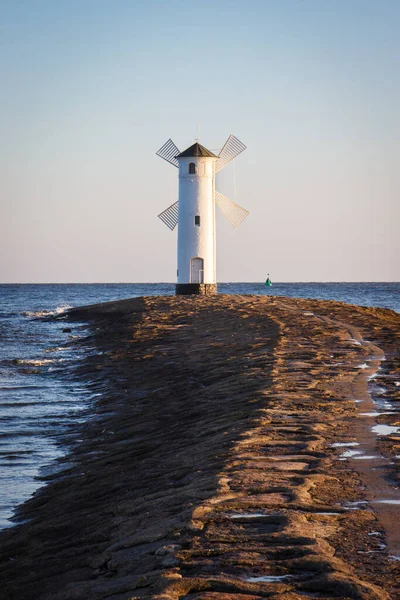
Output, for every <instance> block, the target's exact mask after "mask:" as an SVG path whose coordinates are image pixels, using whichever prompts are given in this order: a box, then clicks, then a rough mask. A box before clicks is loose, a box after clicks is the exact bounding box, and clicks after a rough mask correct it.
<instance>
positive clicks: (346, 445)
mask: <svg viewBox="0 0 400 600" xmlns="http://www.w3.org/2000/svg"><path fill="white" fill-rule="evenodd" d="M359 445H360V443H359V442H335V443H334V444H331V448H351V447H353V446H359Z"/></svg>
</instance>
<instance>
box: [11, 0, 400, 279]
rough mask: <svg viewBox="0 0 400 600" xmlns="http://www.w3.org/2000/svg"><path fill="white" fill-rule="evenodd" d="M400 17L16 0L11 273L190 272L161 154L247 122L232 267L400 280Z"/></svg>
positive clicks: (341, 4)
mask: <svg viewBox="0 0 400 600" xmlns="http://www.w3.org/2000/svg"><path fill="white" fill-rule="evenodd" d="M399 27H400V1H399V0H248V1H247V2H245V1H244V0H218V2H217V1H215V0H203V1H202V2H188V1H187V0H168V1H167V0H146V1H143V0H112V1H111V0H107V1H105V0H68V1H67V0H57V1H54V0H1V2H0V77H1V80H0V85H1V93H0V155H1V156H0V199H1V221H0V253H1V254H0V281H2V282H141V281H171V282H173V281H175V279H176V231H175V232H171V231H170V230H169V229H168V228H167V227H166V226H165V225H164V224H163V223H162V222H161V221H160V220H159V219H158V218H157V214H158V213H160V212H161V211H162V210H163V209H164V208H166V207H168V206H169V205H170V204H172V203H173V202H175V201H176V200H177V189H178V179H177V169H175V168H174V167H172V166H170V165H168V163H166V162H165V161H163V160H161V159H160V158H158V157H157V156H156V155H155V152H156V151H157V150H158V148H159V147H160V146H161V145H162V144H163V143H164V142H165V141H166V140H167V139H168V138H169V137H171V138H172V139H173V140H174V142H175V143H176V145H177V146H178V147H179V148H180V149H181V150H183V149H185V148H186V147H188V146H189V145H191V144H192V143H193V142H194V139H195V138H197V137H198V138H199V140H200V142H201V143H202V144H203V145H204V146H206V147H207V148H209V149H211V150H215V149H219V148H220V147H221V146H222V145H223V143H224V141H225V139H226V138H227V136H228V135H229V134H230V133H234V134H235V135H236V136H237V137H239V139H241V140H242V141H243V142H244V143H245V144H246V145H247V147H248V148H247V150H246V151H245V152H244V153H243V154H242V155H240V157H239V158H238V159H237V160H236V164H235V171H236V198H235V197H234V186H233V168H232V166H230V167H227V168H226V169H225V170H224V171H223V172H222V174H221V177H220V180H219V182H218V185H219V189H220V191H222V192H223V193H225V195H227V196H229V197H230V198H231V199H233V200H234V199H235V200H236V201H237V202H238V203H239V204H241V205H242V206H244V207H245V208H247V209H248V210H249V211H250V215H249V217H247V219H246V220H245V221H244V222H243V224H242V225H241V227H240V228H239V229H238V230H234V229H233V228H232V227H231V225H230V224H229V223H228V222H227V221H226V220H225V217H224V216H223V215H222V214H218V226H217V235H218V239H217V247H218V252H217V256H218V261H217V265H218V280H219V281H262V280H263V279H264V277H265V275H266V273H267V272H269V273H270V274H271V277H272V279H273V280H274V281H399V280H400V266H399V256H400V252H399V244H400V235H399V229H400V218H399V217H400V215H399V196H400V194H399V192H400V168H399V156H400V152H399V150H400V120H399V106H400V64H399V62H400V60H399V57H400V36H399Z"/></svg>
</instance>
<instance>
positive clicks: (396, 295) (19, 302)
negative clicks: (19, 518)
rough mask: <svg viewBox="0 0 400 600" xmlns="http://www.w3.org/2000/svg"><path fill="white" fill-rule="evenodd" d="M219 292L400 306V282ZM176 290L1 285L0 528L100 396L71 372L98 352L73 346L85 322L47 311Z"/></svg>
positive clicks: (229, 286)
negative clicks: (70, 323)
mask: <svg viewBox="0 0 400 600" xmlns="http://www.w3.org/2000/svg"><path fill="white" fill-rule="evenodd" d="M219 292H220V293H225V294H268V295H274V296H292V297H300V298H321V299H325V300H341V301H344V302H349V303H352V304H360V305H363V306H381V307H386V308H392V309H393V310H395V311H397V312H400V284H399V283H277V284H274V285H273V287H271V288H267V287H265V285H264V284H263V283H225V284H219ZM173 293H174V285H173V284H168V283H165V284H162V283H160V284H139V283H136V284H55V285H50V284H49V285H47V284H46V285H33V284H20V285H0V340H1V345H0V528H4V527H10V526H11V525H12V524H13V521H12V516H13V510H14V508H15V507H16V506H17V505H18V504H20V503H21V502H23V501H24V500H26V499H27V498H29V496H31V495H32V494H33V492H34V491H35V490H36V489H38V487H40V485H42V484H43V482H42V481H41V476H43V475H45V474H46V472H48V470H50V469H51V464H50V463H51V462H52V461H54V459H55V458H57V457H60V456H62V455H63V454H64V453H65V452H66V447H65V445H64V446H63V443H62V442H61V440H64V442H65V439H67V435H66V434H67V433H68V430H69V429H70V428H72V427H75V425H76V424H77V423H79V422H80V421H83V420H84V419H86V418H88V415H89V414H90V404H91V401H92V398H93V397H94V395H95V394H93V393H92V391H91V389H90V388H89V387H82V385H80V384H79V383H78V382H77V381H76V380H74V377H73V373H72V369H73V367H74V365H75V364H76V361H78V360H81V359H82V358H84V356H86V355H87V353H90V352H91V351H93V350H92V349H91V348H89V347H85V346H84V345H82V344H79V345H77V347H76V348H75V349H73V350H71V344H70V343H69V342H71V339H72V340H73V339H74V337H73V336H76V338H82V337H83V338H84V337H85V325H84V324H82V325H81V326H80V327H79V326H78V327H77V326H75V325H74V328H73V335H71V334H68V333H65V332H63V328H65V325H64V324H63V323H62V321H61V322H59V321H58V322H50V321H46V320H45V319H43V317H46V316H49V315H52V314H56V313H62V312H63V311H65V309H66V308H69V307H72V306H83V305H85V304H94V303H97V302H107V301H109V300H118V299H122V298H132V297H135V296H152V295H171V294H173Z"/></svg>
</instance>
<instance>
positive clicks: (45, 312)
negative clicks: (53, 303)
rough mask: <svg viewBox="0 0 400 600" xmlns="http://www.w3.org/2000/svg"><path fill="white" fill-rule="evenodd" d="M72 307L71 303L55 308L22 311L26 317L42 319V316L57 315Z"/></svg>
mask: <svg viewBox="0 0 400 600" xmlns="http://www.w3.org/2000/svg"><path fill="white" fill-rule="evenodd" d="M70 308H72V306H71V305H70V304H62V305H61V306H57V308H56V309H55V310H25V311H23V312H21V315H22V316H24V317H30V318H31V319H40V318H41V317H55V316H56V315H62V314H63V313H65V311H66V310H68V309H70Z"/></svg>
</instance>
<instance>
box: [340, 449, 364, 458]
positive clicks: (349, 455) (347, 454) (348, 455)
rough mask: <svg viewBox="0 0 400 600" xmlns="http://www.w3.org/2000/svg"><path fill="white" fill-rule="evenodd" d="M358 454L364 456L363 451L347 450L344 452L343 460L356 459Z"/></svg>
mask: <svg viewBox="0 0 400 600" xmlns="http://www.w3.org/2000/svg"><path fill="white" fill-rule="evenodd" d="M358 454H362V450H346V452H343V454H342V456H343V458H353V457H354V458H355V457H356V456H357V455H358Z"/></svg>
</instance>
